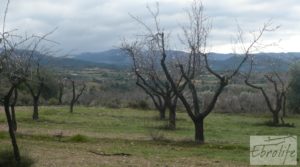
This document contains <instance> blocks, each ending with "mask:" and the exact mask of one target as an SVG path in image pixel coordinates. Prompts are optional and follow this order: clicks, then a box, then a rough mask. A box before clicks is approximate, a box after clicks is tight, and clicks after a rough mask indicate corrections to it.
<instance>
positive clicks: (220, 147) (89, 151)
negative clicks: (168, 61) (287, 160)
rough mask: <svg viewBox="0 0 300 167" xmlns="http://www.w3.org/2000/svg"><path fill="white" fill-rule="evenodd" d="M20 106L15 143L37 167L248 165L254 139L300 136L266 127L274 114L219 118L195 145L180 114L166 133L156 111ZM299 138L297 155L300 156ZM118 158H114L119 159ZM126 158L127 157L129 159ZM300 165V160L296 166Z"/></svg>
mask: <svg viewBox="0 0 300 167" xmlns="http://www.w3.org/2000/svg"><path fill="white" fill-rule="evenodd" d="M40 109H41V111H40V120H39V121H37V122H34V121H32V120H31V108H28V107H18V108H17V120H18V127H19V129H18V132H17V140H18V143H19V146H20V150H21V153H22V154H23V155H25V154H26V155H28V156H29V157H31V158H32V159H33V160H34V161H35V163H34V166H37V167H40V166H64V167H65V166H72V167H73V166H78V167H79V166H80V167H82V166H176V167H177V166H248V165H249V136H250V135H288V134H290V135H299V134H300V128H299V126H300V117H299V116H290V117H289V118H286V122H290V123H294V124H295V126H296V127H295V128H286V127H267V126H265V125H263V123H264V122H266V121H268V120H269V118H270V115H247V114H216V113H213V114H211V115H209V116H208V117H207V119H206V120H205V137H206V144H204V145H199V144H196V143H194V142H193V134H194V131H193V129H194V128H193V124H192V122H191V120H190V119H189V118H188V117H187V114H186V113H181V112H179V113H178V120H177V127H178V128H177V130H175V131H172V130H168V129H166V128H165V127H166V122H165V121H160V120H158V119H157V117H156V116H157V115H158V114H157V112H155V111H141V110H133V109H108V108H86V107H76V108H75V111H74V113H73V114H70V113H69V112H68V108H67V107H41V108H40ZM299 140H300V137H299V136H298V157H299ZM8 149H9V150H10V149H11V146H10V140H9V136H8V133H7V126H6V120H5V115H4V113H3V111H1V110H0V151H3V150H8ZM115 154H116V155H115ZM127 154H128V155H127ZM298 163H299V162H298Z"/></svg>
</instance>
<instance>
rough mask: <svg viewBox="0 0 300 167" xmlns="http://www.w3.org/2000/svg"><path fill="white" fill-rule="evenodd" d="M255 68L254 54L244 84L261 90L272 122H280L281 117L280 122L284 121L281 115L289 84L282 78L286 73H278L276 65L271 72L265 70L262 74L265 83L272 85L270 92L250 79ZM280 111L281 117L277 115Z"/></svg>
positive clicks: (275, 123)
mask: <svg viewBox="0 0 300 167" xmlns="http://www.w3.org/2000/svg"><path fill="white" fill-rule="evenodd" d="M254 68H255V63H254V56H253V57H252V59H251V61H250V67H249V71H248V73H247V74H246V75H244V76H245V84H246V85H247V86H249V87H251V88H254V89H257V90H259V91H260V92H261V94H262V95H263V97H264V99H265V102H266V104H267V107H268V108H269V111H270V112H271V113H272V115H273V120H272V124H273V125H278V124H280V121H279V119H280V118H281V121H282V124H285V123H284V120H283V117H284V116H285V112H286V111H285V108H286V92H287V90H288V88H289V84H287V83H286V80H287V79H285V80H284V79H283V78H284V75H285V76H287V74H280V73H279V72H278V71H276V70H275V69H276V67H273V69H274V70H272V71H271V72H267V73H266V74H265V75H264V78H265V80H266V81H267V83H269V84H270V85H271V86H272V87H273V91H271V93H269V94H268V93H267V91H266V87H264V86H260V85H259V84H255V83H253V80H251V78H252V75H253V73H254V72H253V69H254ZM280 111H282V117H280V116H279V113H280Z"/></svg>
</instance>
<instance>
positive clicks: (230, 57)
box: [72, 49, 300, 71]
mask: <svg viewBox="0 0 300 167" xmlns="http://www.w3.org/2000/svg"><path fill="white" fill-rule="evenodd" d="M167 54H168V55H173V56H175V57H177V56H178V57H180V56H183V55H186V54H187V53H186V52H182V51H172V50H170V51H168V53H167ZM170 57H171V56H170ZM72 58H73V59H77V60H83V61H87V62H93V63H103V64H106V65H113V66H116V67H119V68H126V67H130V65H131V59H130V57H129V56H128V55H127V54H126V53H124V52H123V51H122V50H120V49H112V50H108V51H104V52H95V53H81V54H78V55H74V56H73V57H72ZM241 59H242V57H240V56H239V55H236V54H233V53H229V54H222V53H213V52H212V53H209V61H210V63H211V65H212V67H213V68H214V69H216V70H230V69H232V68H234V67H236V66H237V65H238V64H239V63H240V62H241ZM254 60H255V64H256V70H258V71H269V70H271V69H272V68H274V67H276V68H278V70H283V71H286V70H288V67H289V64H290V63H291V62H294V61H295V60H300V53H298V52H290V53H258V54H255V59H254ZM248 67H249V64H247V63H246V64H245V65H244V66H243V69H247V68H248Z"/></svg>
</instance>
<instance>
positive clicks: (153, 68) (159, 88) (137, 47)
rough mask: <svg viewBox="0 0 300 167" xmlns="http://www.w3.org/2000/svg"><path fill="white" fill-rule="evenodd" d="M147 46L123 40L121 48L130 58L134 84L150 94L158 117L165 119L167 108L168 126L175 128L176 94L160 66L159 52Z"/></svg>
mask: <svg viewBox="0 0 300 167" xmlns="http://www.w3.org/2000/svg"><path fill="white" fill-rule="evenodd" d="M143 42H146V40H143ZM149 46H151V44H149V43H147V44H146V45H144V46H142V43H138V41H135V42H134V43H132V44H129V43H128V42H123V45H122V49H123V50H124V51H125V52H126V53H127V54H128V55H129V56H130V57H131V58H132V62H133V72H134V74H135V76H136V85H137V86H139V87H140V88H141V89H142V90H143V91H144V92H145V93H146V94H147V95H149V96H150V98H151V99H152V101H153V104H154V105H155V107H156V109H157V110H158V111H159V114H160V119H165V113H166V110H167V109H168V110H169V128H170V129H175V128H176V105H177V96H176V94H175V92H174V91H173V89H172V87H171V85H170V83H169V82H168V80H167V79H166V78H165V75H164V73H163V71H162V69H161V68H160V64H159V54H158V53H157V51H156V50H155V49H154V48H149ZM146 47H147V48H146ZM145 49H146V50H145Z"/></svg>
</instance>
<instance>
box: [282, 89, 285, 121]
mask: <svg viewBox="0 0 300 167" xmlns="http://www.w3.org/2000/svg"><path fill="white" fill-rule="evenodd" d="M282 101H283V102H282V116H283V117H286V96H285V94H284V95H283V99H282Z"/></svg>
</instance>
